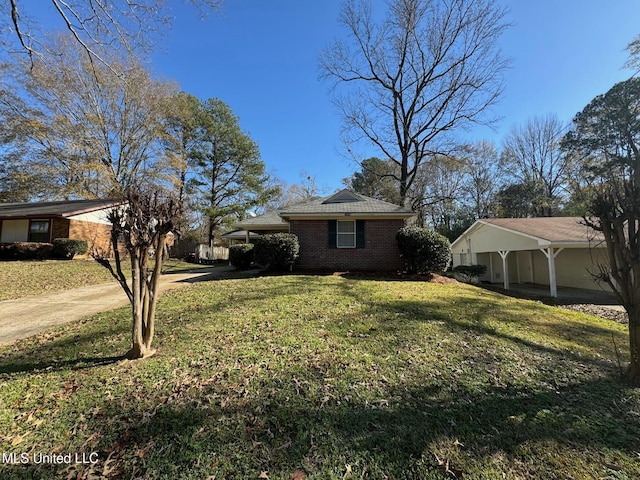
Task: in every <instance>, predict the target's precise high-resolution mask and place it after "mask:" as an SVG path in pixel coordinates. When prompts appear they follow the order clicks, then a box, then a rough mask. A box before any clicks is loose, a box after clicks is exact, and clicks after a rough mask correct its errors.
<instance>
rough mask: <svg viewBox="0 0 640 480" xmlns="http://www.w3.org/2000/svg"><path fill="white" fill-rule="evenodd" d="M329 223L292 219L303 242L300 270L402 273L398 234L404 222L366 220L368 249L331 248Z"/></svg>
mask: <svg viewBox="0 0 640 480" xmlns="http://www.w3.org/2000/svg"><path fill="white" fill-rule="evenodd" d="M327 225H328V221H327V220H291V221H290V232H291V233H294V234H296V235H297V236H298V239H299V241H300V259H299V261H298V267H299V268H302V269H312V270H387V271H389V270H393V271H395V270H402V269H403V268H404V262H403V261H402V259H401V258H400V250H398V243H397V241H396V233H397V232H398V230H400V229H401V228H402V227H404V225H405V222H404V220H400V219H398V220H365V223H364V225H365V226H364V228H365V231H364V239H365V248H329V239H328V235H329V234H328V226H327Z"/></svg>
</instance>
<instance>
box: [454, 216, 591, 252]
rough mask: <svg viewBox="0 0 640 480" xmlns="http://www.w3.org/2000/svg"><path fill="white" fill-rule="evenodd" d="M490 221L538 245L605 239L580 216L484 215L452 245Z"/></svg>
mask: <svg viewBox="0 0 640 480" xmlns="http://www.w3.org/2000/svg"><path fill="white" fill-rule="evenodd" d="M483 225H489V226H492V227H495V228H497V229H500V230H506V231H509V232H512V233H516V234H519V235H523V236H525V237H528V238H531V239H534V240H537V241H538V242H539V243H540V244H541V245H542V244H546V245H550V244H554V245H569V244H574V245H578V244H585V245H586V244H589V245H592V246H593V244H594V242H595V243H598V242H602V241H604V238H603V237H602V234H601V233H600V232H596V231H595V230H593V229H592V228H590V227H587V226H586V225H585V224H584V219H583V218H582V217H536V218H483V219H481V220H477V221H476V222H475V223H474V224H473V225H471V227H469V228H468V229H467V230H466V231H465V232H464V233H463V234H462V235H460V236H459V237H458V238H457V239H456V240H455V241H454V242H453V244H452V246H454V247H455V245H456V244H457V243H458V242H460V241H461V240H462V239H463V238H465V237H467V236H468V235H469V234H471V233H472V232H473V231H474V230H477V229H478V228H480V227H481V226H483Z"/></svg>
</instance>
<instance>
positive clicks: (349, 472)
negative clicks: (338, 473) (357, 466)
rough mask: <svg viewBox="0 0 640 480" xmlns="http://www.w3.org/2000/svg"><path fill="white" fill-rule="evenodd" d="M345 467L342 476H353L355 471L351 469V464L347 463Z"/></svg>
mask: <svg viewBox="0 0 640 480" xmlns="http://www.w3.org/2000/svg"><path fill="white" fill-rule="evenodd" d="M344 468H345V470H346V471H345V472H344V475H343V476H342V478H343V479H344V478H349V477H351V474H352V473H353V472H352V471H351V465H349V464H347V465H345V466H344Z"/></svg>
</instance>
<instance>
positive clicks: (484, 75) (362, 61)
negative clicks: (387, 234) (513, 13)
mask: <svg viewBox="0 0 640 480" xmlns="http://www.w3.org/2000/svg"><path fill="white" fill-rule="evenodd" d="M505 15H506V11H505V10H504V9H503V8H501V7H499V6H498V5H497V4H496V2H495V1H494V0H393V1H390V2H389V9H388V12H387V15H386V17H385V18H384V20H382V21H380V22H378V21H376V20H375V17H374V15H373V12H372V7H371V1H370V0H346V2H345V3H344V5H343V8H342V11H341V15H340V21H341V23H342V24H343V25H344V26H345V27H346V29H347V31H348V40H347V41H337V42H336V43H335V44H334V45H333V46H331V47H330V48H327V49H325V50H324V52H323V53H322V54H321V58H320V67H321V71H322V76H323V77H324V78H327V79H331V80H333V81H334V82H335V84H334V88H335V90H334V100H335V103H336V105H337V106H338V108H339V109H340V111H341V114H342V116H343V117H344V122H345V142H346V143H347V148H348V149H349V150H350V151H351V148H355V145H357V144H359V143H360V142H365V143H367V144H368V145H371V144H373V145H374V146H375V147H376V148H377V149H378V150H379V151H380V155H379V157H380V158H389V159H391V160H392V161H393V162H395V163H396V164H397V165H398V167H399V173H398V175H397V178H396V180H397V181H398V182H399V193H400V201H401V202H405V200H406V199H407V194H408V192H409V190H410V189H411V186H412V183H413V181H414V178H415V176H416V174H417V173H418V167H419V166H420V164H421V163H422V162H424V161H426V160H428V159H429V158H433V157H434V156H435V155H436V154H439V153H446V151H447V150H448V149H447V145H446V143H447V141H448V140H449V139H448V138H447V134H448V133H450V132H451V131H453V130H454V129H458V128H464V127H466V126H469V125H471V124H473V123H483V122H485V123H486V122H489V121H490V120H491V119H486V118H485V116H484V114H485V113H486V112H487V110H488V109H489V108H490V107H491V106H492V105H493V104H494V103H495V102H496V100H497V99H498V97H499V96H500V93H501V92H502V90H503V85H502V74H503V72H504V70H505V68H506V67H507V64H508V62H507V61H506V60H505V59H504V58H502V56H501V54H500V52H499V50H498V48H497V40H498V38H499V37H500V35H501V34H502V33H503V32H504V30H505V29H506V28H507V26H508V25H507V24H506V23H505V21H504V18H505ZM337 87H340V88H341V90H340V92H341V94H339V92H338V90H337ZM354 155H355V154H354Z"/></svg>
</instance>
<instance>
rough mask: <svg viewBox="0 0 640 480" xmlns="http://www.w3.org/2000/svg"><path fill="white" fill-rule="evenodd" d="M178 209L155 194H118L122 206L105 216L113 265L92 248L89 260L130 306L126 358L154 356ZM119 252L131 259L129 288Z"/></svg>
mask: <svg viewBox="0 0 640 480" xmlns="http://www.w3.org/2000/svg"><path fill="white" fill-rule="evenodd" d="M181 211H182V206H181V204H180V202H178V201H176V200H175V199H174V198H172V197H171V196H168V195H165V194H164V193H163V192H161V191H159V190H153V191H143V190H139V189H128V190H126V191H125V192H124V194H123V196H122V204H121V205H120V206H119V207H116V208H114V209H112V210H111V212H110V213H109V216H108V219H109V221H110V222H111V224H112V228H111V248H112V252H113V264H112V261H111V260H110V259H109V258H108V256H107V254H106V252H101V251H97V250H96V249H94V250H93V252H92V256H93V258H94V259H95V260H97V261H98V263H100V264H101V265H103V266H104V267H106V268H107V269H108V270H109V272H110V273H111V275H112V276H113V277H114V278H115V279H116V280H117V281H118V283H119V284H120V286H121V287H122V289H123V290H124V292H125V293H126V295H127V297H128V298H129V302H130V303H131V309H132V324H131V349H130V350H129V351H128V352H127V354H126V357H127V358H129V359H138V358H145V357H149V356H151V355H153V354H154V353H155V350H154V349H152V348H151V343H152V341H153V334H154V326H155V316H156V305H157V302H158V295H159V288H158V287H159V284H160V275H161V274H162V265H163V262H164V259H165V256H166V248H165V246H166V240H167V235H168V234H169V232H171V231H172V230H173V229H174V228H175V226H176V224H177V222H178V221H179V219H180V215H181ZM119 247H120V249H119ZM122 248H124V250H126V251H127V252H128V254H129V257H130V260H131V284H130V285H129V283H128V282H127V277H126V276H125V274H124V272H123V266H122V260H123V258H122V253H121V249H122ZM151 258H153V259H154V261H153V262H151Z"/></svg>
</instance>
